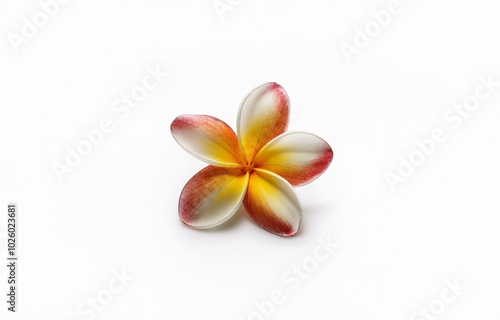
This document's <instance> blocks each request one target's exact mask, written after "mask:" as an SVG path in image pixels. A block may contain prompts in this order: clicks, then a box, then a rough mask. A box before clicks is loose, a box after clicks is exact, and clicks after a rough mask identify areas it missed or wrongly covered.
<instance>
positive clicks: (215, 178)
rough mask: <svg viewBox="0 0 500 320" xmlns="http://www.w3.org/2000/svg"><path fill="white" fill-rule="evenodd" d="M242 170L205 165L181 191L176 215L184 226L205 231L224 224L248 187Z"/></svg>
mask: <svg viewBox="0 0 500 320" xmlns="http://www.w3.org/2000/svg"><path fill="white" fill-rule="evenodd" d="M248 176H249V175H248V174H246V173H245V172H244V171H243V170H242V169H233V168H222V167H215V166H208V167H205V168H204V169H202V170H201V171H200V172H198V173H197V174H195V175H194V177H192V178H191V180H189V181H188V183H187V184H186V186H185V187H184V189H183V190H182V192H181V196H180V199H179V216H180V218H181V221H182V222H184V223H185V224H187V225H189V226H191V227H193V228H197V229H207V228H212V227H215V226H218V225H220V224H222V223H223V222H225V221H227V220H228V219H229V218H231V217H232V216H233V214H234V213H235V212H236V211H237V210H238V208H239V207H240V206H241V202H242V201H243V196H244V195H245V192H246V189H247V185H248V179H249V178H248Z"/></svg>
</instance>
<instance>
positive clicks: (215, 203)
mask: <svg viewBox="0 0 500 320" xmlns="http://www.w3.org/2000/svg"><path fill="white" fill-rule="evenodd" d="M289 114H290V102H289V99H288V96H287V94H286V92H285V90H284V89H283V88H282V87H281V86H280V85H279V84H277V83H272V82H270V83H266V84H264V85H262V86H260V87H258V88H256V89H255V90H253V91H252V92H251V93H250V94H249V95H248V96H247V97H246V98H245V99H244V100H243V102H242V104H241V106H240V110H239V112H238V121H237V124H236V125H237V130H236V131H237V133H238V135H236V134H235V133H234V131H233V130H232V129H231V127H229V126H228V125H227V124H226V123H225V122H223V121H222V120H219V119H217V118H214V117H211V116H207V115H181V116H179V117H177V118H176V119H175V120H174V121H173V122H172V125H171V126H170V130H171V131H172V135H173V136H174V139H175V140H176V141H177V142H178V143H179V145H180V146H181V147H182V148H184V149H185V150H186V151H188V152H189V153H191V154H192V155H194V156H195V157H197V158H198V159H200V160H202V161H205V162H207V163H208V164H209V165H208V166H207V167H205V168H204V169H202V170H201V171H200V172H198V173H197V174H195V175H194V176H193V177H192V178H191V180H189V181H188V183H187V184H186V186H185V187H184V189H183V190H182V192H181V195H180V199H179V216H180V219H181V221H182V222H184V223H185V224H187V225H188V226H191V227H193V228H197V229H206V228H212V227H215V226H218V225H220V224H221V223H223V222H225V221H227V220H228V219H229V218H231V217H232V216H233V215H234V213H235V212H236V211H237V210H238V209H239V207H240V206H241V204H242V203H243V206H244V207H245V210H246V212H247V214H248V215H249V216H250V218H251V219H252V220H253V221H254V222H255V223H256V224H257V225H259V226H260V227H262V228H263V229H265V230H267V231H269V232H272V233H274V234H277V235H280V236H292V235H294V234H295V233H296V232H297V230H298V229H299V225H300V221H301V219H302V210H301V207H300V204H299V201H298V199H297V196H296V195H295V192H294V191H293V188H292V186H295V187H296V186H302V185H305V184H307V183H309V182H311V181H313V180H315V179H316V178H317V177H318V176H320V175H321V174H322V173H323V172H324V171H325V170H326V169H327V168H328V166H329V165H330V162H331V161H332V158H333V152H332V149H331V147H330V145H328V143H327V142H326V141H324V140H323V139H321V138H319V137H318V136H316V135H313V134H311V133H305V132H288V133H285V131H286V128H287V126H288V118H289Z"/></svg>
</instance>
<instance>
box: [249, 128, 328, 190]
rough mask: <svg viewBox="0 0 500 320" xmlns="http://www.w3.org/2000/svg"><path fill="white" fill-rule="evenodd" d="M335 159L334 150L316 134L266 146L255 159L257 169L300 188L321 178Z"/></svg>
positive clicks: (297, 135) (290, 137) (284, 137)
mask: <svg viewBox="0 0 500 320" xmlns="http://www.w3.org/2000/svg"><path fill="white" fill-rule="evenodd" d="M332 158H333V151H332V148H331V147H330V145H329V144H328V143H327V142H326V141H325V140H323V139H321V138H320V137H318V136H316V135H314V134H312V133H306V132H289V133H285V134H282V135H281V136H279V137H276V138H275V139H274V140H272V141H271V142H269V143H268V144H267V145H266V146H264V148H262V149H261V150H260V152H259V153H258V154H257V155H256V156H255V160H254V165H255V167H257V168H261V169H265V170H269V171H272V172H274V173H276V174H278V175H280V176H281V177H283V178H285V179H286V180H287V181H288V182H290V183H291V184H292V185H293V186H294V187H297V186H303V185H305V184H308V183H310V182H312V181H313V180H314V179H316V178H317V177H319V176H320V175H321V174H322V173H323V172H325V170H326V169H327V168H328V166H329V165H330V163H331V162H332Z"/></svg>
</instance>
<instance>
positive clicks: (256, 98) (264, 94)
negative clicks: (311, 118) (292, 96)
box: [237, 82, 290, 162]
mask: <svg viewBox="0 0 500 320" xmlns="http://www.w3.org/2000/svg"><path fill="white" fill-rule="evenodd" d="M289 105H290V101H289V100H288V96H287V94H286V92H285V89H283V87H281V86H280V85H279V84H277V83H274V82H269V83H266V84H264V85H262V86H260V87H258V88H257V89H254V90H253V91H252V92H251V93H250V94H249V95H248V96H247V97H246V99H245V100H243V103H242V104H241V106H240V110H239V112H238V121H237V133H238V137H239V139H240V144H241V146H242V149H243V151H244V152H243V153H244V155H245V156H246V159H247V160H248V162H251V161H252V159H253V156H254V155H255V154H257V152H258V151H259V150H260V149H261V148H262V147H263V146H264V145H265V144H266V143H268V142H269V141H270V140H271V139H273V138H274V137H276V136H278V135H280V134H282V133H283V132H285V131H286V128H287V126H288V118H289V113H290V111H289V109H290V107H289Z"/></svg>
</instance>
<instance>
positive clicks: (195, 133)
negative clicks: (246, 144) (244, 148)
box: [170, 115, 242, 168]
mask: <svg viewBox="0 0 500 320" xmlns="http://www.w3.org/2000/svg"><path fill="white" fill-rule="evenodd" d="M170 131H171V132H172V135H173V136H174V139H175V140H176V141H177V142H178V143H179V145H180V146H181V147H182V148H184V149H185V150H186V151H187V152H189V153H191V154H192V155H193V156H195V157H196V158H198V159H200V160H202V161H205V162H207V163H209V164H213V165H216V166H222V167H232V168H236V167H241V163H242V160H241V157H240V149H239V145H238V137H236V134H235V133H234V131H233V129H231V127H229V126H228V125H227V124H226V123H225V122H224V121H222V120H219V119H217V118H214V117H211V116H205V115H180V116H178V117H177V118H175V120H174V121H173V122H172V124H171V125H170Z"/></svg>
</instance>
